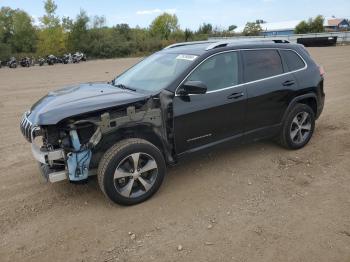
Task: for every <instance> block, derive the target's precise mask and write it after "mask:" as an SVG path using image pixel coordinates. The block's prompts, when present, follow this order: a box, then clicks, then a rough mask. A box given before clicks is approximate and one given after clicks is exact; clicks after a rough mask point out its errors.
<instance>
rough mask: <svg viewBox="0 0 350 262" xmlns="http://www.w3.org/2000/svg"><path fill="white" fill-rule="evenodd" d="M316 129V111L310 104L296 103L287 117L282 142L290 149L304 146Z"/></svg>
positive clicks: (282, 131) (281, 135)
mask: <svg viewBox="0 0 350 262" xmlns="http://www.w3.org/2000/svg"><path fill="white" fill-rule="evenodd" d="M314 129H315V113H314V112H313V110H312V109H311V107H310V106H308V105H305V104H296V105H295V106H294V107H293V109H292V110H291V111H290V112H289V113H288V115H287V117H286V118H285V120H284V122H283V126H282V130H281V134H280V144H281V145H282V146H284V147H286V148H288V149H299V148H302V147H304V146H305V145H306V144H307V143H308V142H309V141H310V139H311V137H312V134H313V132H314Z"/></svg>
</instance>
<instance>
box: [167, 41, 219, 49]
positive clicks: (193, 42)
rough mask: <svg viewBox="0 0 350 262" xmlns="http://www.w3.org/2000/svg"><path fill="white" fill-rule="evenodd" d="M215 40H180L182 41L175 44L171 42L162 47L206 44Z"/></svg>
mask: <svg viewBox="0 0 350 262" xmlns="http://www.w3.org/2000/svg"><path fill="white" fill-rule="evenodd" d="M214 42H215V41H213V40H211V41H210V40H208V41H192V42H182V43H176V44H172V45H169V46H167V47H164V49H170V48H174V47H180V46H187V45H198V44H206V43H208V44H209V43H214Z"/></svg>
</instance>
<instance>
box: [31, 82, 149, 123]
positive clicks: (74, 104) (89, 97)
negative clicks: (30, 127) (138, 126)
mask: <svg viewBox="0 0 350 262" xmlns="http://www.w3.org/2000/svg"><path fill="white" fill-rule="evenodd" d="M147 97H149V95H146V94H143V93H139V92H134V91H130V90H127V89H121V88H118V87H115V86H113V85H110V84H107V83H87V84H80V85H76V86H69V87H65V88H62V89H59V90H57V91H53V92H50V93H49V94H48V95H47V96H44V97H43V98H41V99H40V100H39V101H38V102H36V103H35V104H34V105H33V106H32V108H31V110H30V113H29V114H28V119H29V121H31V122H32V124H34V125H54V124H57V123H58V122H59V121H61V120H63V119H65V118H67V117H71V116H76V115H79V114H83V113H89V112H93V111H98V110H102V109H106V108H112V107H115V106H120V105H125V104H129V103H133V102H136V101H139V100H143V99H146V98H147Z"/></svg>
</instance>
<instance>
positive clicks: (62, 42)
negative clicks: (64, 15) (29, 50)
mask: <svg viewBox="0 0 350 262" xmlns="http://www.w3.org/2000/svg"><path fill="white" fill-rule="evenodd" d="M44 8H45V15H44V16H43V17H41V18H40V21H41V23H42V29H41V30H40V31H39V41H38V52H39V54H40V55H42V56H46V55H49V54H55V55H60V54H62V53H64V52H65V51H66V36H65V33H64V28H63V26H62V25H61V24H60V19H59V17H58V16H56V9H57V5H56V4H55V2H54V1H53V0H46V2H45V4H44Z"/></svg>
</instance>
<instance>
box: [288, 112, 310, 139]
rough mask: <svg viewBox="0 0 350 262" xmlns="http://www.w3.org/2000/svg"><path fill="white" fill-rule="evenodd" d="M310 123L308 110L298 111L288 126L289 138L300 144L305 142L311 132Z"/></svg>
mask: <svg viewBox="0 0 350 262" xmlns="http://www.w3.org/2000/svg"><path fill="white" fill-rule="evenodd" d="M311 129H312V124H311V117H310V114H309V113H308V112H305V111H303V112H299V113H298V114H297V115H296V116H295V117H294V118H293V121H292V124H291V126H290V138H291V139H292V141H293V143H296V144H301V143H303V142H305V141H306V140H307V139H308V137H309V136H310V134H311Z"/></svg>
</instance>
